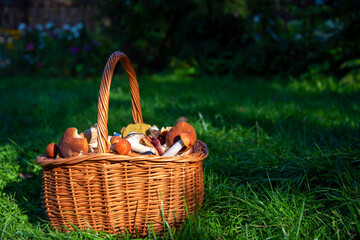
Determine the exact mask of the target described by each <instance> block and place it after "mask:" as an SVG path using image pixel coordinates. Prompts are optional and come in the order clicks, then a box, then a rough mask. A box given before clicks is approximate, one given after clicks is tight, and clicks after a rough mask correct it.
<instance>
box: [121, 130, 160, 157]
mask: <svg viewBox="0 0 360 240" xmlns="http://www.w3.org/2000/svg"><path fill="white" fill-rule="evenodd" d="M144 137H145V135H144V134H142V133H136V132H133V133H130V134H128V135H127V136H126V137H125V139H126V140H128V141H129V143H130V145H131V151H134V152H138V153H144V152H148V151H150V152H152V153H154V154H155V153H156V149H155V148H154V147H148V146H145V145H143V144H142V143H141V141H143V138H144Z"/></svg>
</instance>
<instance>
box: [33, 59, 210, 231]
mask: <svg viewBox="0 0 360 240" xmlns="http://www.w3.org/2000/svg"><path fill="white" fill-rule="evenodd" d="M118 60H120V61H121V62H122V64H123V66H124V68H125V70H126V72H127V74H128V79H129V84H130V89H131V100H132V110H133V120H134V122H142V114H141V107H140V97H139V88H138V84H137V80H136V76H135V72H134V70H133V68H132V67H131V64H130V61H129V60H128V58H127V57H126V56H125V55H124V54H123V53H120V52H116V53H114V54H112V55H111V56H110V58H109V61H108V63H107V64H106V66H105V69H104V73H103V78H102V81H101V86H100V96H99V103H98V110H99V113H98V127H99V128H98V135H99V138H98V141H99V140H100V141H102V149H103V150H102V151H99V152H97V153H89V154H84V155H80V156H74V157H69V158H57V159H52V158H47V157H46V156H45V155H42V156H39V157H37V159H36V162H37V164H39V165H40V166H42V167H43V180H44V181H43V204H44V207H45V211H46V213H47V216H48V218H49V220H50V222H51V224H52V226H53V227H54V228H55V229H59V230H62V231H66V228H68V229H72V225H74V226H76V227H77V228H80V229H83V228H92V229H94V230H101V231H104V232H108V233H119V232H125V229H126V231H128V232H130V233H132V234H135V233H139V234H140V235H145V234H147V233H148V228H149V227H152V228H153V229H154V230H155V232H160V231H162V230H163V228H164V226H163V223H164V221H163V218H164V219H166V221H167V222H168V223H169V224H170V225H171V226H177V225H179V224H180V223H181V222H183V220H184V218H185V217H186V215H187V211H188V213H189V214H192V213H194V212H196V211H197V209H198V207H199V206H201V205H202V201H203V190H204V183H203V169H202V162H203V159H205V158H206V157H207V155H208V148H207V146H206V144H205V143H203V142H201V141H197V142H196V144H195V145H194V153H193V154H191V155H188V156H185V157H159V156H151V155H139V154H134V153H131V154H129V155H127V156H124V155H118V154H116V153H114V152H111V151H109V150H108V149H107V141H105V140H104V139H107V134H108V132H107V118H108V116H107V112H108V106H109V89H110V84H111V78H112V72H113V70H114V67H115V64H116V62H117V61H118ZM64 227H66V228H64Z"/></svg>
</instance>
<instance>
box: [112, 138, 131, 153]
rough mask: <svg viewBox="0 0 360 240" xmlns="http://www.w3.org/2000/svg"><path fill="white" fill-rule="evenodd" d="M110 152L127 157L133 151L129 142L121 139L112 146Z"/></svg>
mask: <svg viewBox="0 0 360 240" xmlns="http://www.w3.org/2000/svg"><path fill="white" fill-rule="evenodd" d="M110 150H113V151H116V152H117V153H118V154H120V155H127V154H128V153H129V152H130V150H131V145H130V143H129V141H128V140H126V139H124V138H119V139H117V141H115V140H114V143H113V144H111V145H110Z"/></svg>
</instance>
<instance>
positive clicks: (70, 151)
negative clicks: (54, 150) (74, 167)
mask: <svg viewBox="0 0 360 240" xmlns="http://www.w3.org/2000/svg"><path fill="white" fill-rule="evenodd" d="M58 147H59V150H60V155H61V156H62V157H65V158H66V157H71V156H77V155H79V154H80V153H82V154H85V153H88V151H89V145H88V142H87V140H86V138H85V137H81V136H79V134H78V130H77V129H76V128H68V129H66V131H65V133H64V135H63V136H62V137H61V139H60V141H59V144H58Z"/></svg>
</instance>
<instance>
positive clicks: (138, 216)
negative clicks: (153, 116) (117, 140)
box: [43, 160, 204, 236]
mask: <svg viewBox="0 0 360 240" xmlns="http://www.w3.org/2000/svg"><path fill="white" fill-rule="evenodd" d="M43 179H44V184H43V200H44V207H45V211H46V213H47V216H48V218H49V220H50V222H51V224H52V226H53V227H54V228H55V229H57V230H60V231H65V232H66V231H73V230H79V229H80V230H82V229H93V230H95V231H103V232H105V233H109V234H119V233H126V232H128V233H130V234H132V235H140V236H144V235H147V234H148V233H149V232H152V231H154V232H155V233H161V232H162V231H164V219H165V220H166V221H167V223H168V224H169V225H170V226H171V227H178V226H179V225H180V224H181V223H182V222H183V221H184V219H185V218H186V216H187V214H190V215H191V214H193V213H195V212H196V211H197V209H198V208H199V207H200V206H201V205H202V201H203V190H204V183H203V168H202V161H198V162H184V163H179V162H177V163H172V162H166V163H159V162H157V163H156V164H155V163H153V164H152V163H150V162H146V161H145V162H144V161H142V162H141V163H139V162H131V161H125V162H112V161H107V160H102V161H97V162H93V161H84V162H81V163H80V164H76V165H65V166H59V167H54V168H48V169H44V170H43ZM187 212H188V213H187Z"/></svg>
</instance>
